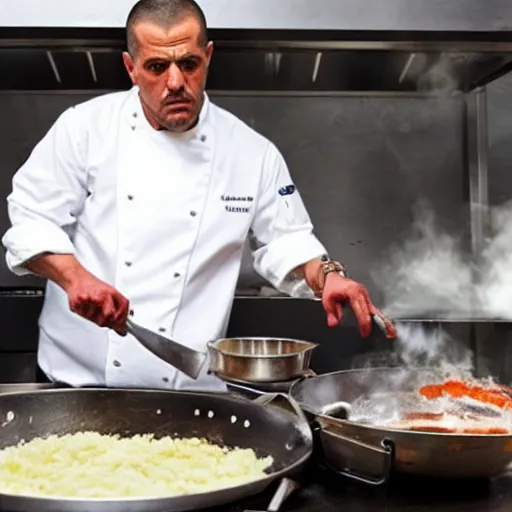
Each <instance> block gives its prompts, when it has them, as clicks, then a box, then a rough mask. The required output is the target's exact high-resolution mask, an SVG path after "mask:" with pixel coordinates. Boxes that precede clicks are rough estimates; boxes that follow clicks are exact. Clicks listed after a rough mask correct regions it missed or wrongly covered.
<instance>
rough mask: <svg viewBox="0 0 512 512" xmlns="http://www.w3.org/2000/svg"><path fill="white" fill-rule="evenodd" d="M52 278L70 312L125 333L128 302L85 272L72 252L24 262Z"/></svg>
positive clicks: (43, 275)
mask: <svg viewBox="0 0 512 512" xmlns="http://www.w3.org/2000/svg"><path fill="white" fill-rule="evenodd" d="M25 266H26V267H27V268H28V269H29V270H30V271H32V272H34V273H35V274H37V275H40V276H42V277H45V278H46V279H50V280H52V281H53V282H54V283H56V284H58V285H59V286H60V287H61V288H62V289H63V290H64V291H65V292H66V293H67V295H68V299H69V307H70V309H71V311H73V312H74V313H77V314H78V315H80V316H83V317H84V318H86V319H87V320H90V321H91V322H94V323H95V324H97V325H99V326H100V327H110V328H111V329H114V330H115V331H116V332H117V333H119V334H121V335H122V336H124V335H125V334H126V320H127V318H128V311H129V302H128V299H127V298H126V297H124V296H123V295H121V293H119V292H118V291H117V290H116V289H115V288H113V287H112V286H110V285H109V284H107V283H105V282H103V281H101V280H99V279H98V278H97V277H95V276H93V275H92V274H91V273H90V272H88V271H87V270H86V269H85V268H84V267H83V266H82V265H81V264H80V262H79V261H78V260H77V259H76V258H75V256H73V255H72V254H49V253H44V254H40V255H39V256H37V257H36V258H33V259H32V260H30V261H29V262H27V263H26V265H25Z"/></svg>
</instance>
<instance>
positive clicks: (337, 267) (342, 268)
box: [321, 254, 348, 278]
mask: <svg viewBox="0 0 512 512" xmlns="http://www.w3.org/2000/svg"><path fill="white" fill-rule="evenodd" d="M321 260H322V271H323V274H324V278H325V276H326V275H327V274H330V273H331V272H338V273H339V274H341V275H342V276H343V277H348V274H347V267H346V265H343V263H340V262H339V261H336V260H332V259H331V258H329V256H328V255H327V254H324V255H323V256H322V258H321Z"/></svg>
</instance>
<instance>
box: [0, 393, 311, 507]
mask: <svg viewBox="0 0 512 512" xmlns="http://www.w3.org/2000/svg"><path fill="white" fill-rule="evenodd" d="M89 391H103V392H107V393H109V392H111V391H113V392H119V391H121V392H126V393H128V392H132V391H135V392H143V393H148V394H149V393H154V392H155V391H156V392H158V393H160V392H161V393H166V394H172V395H183V394H188V395H196V396H202V397H205V396H206V397H210V398H211V397H212V396H213V397H222V398H224V399H229V400H235V401H238V402H242V403H245V404H247V403H250V404H252V405H253V406H255V407H262V408H263V409H267V407H266V406H265V405H261V404H257V403H255V402H254V401H252V400H247V399H245V398H241V397H237V396H233V395H231V394H230V393H229V392H226V393H206V392H198V391H176V390H172V389H170V390H167V389H161V390H160V389H145V388H101V387H100V388H98V387H94V388H92V387H91V388H85V387H84V388H45V389H41V390H33V391H10V392H9V391H8V392H5V393H0V398H1V397H2V396H5V395H9V396H10V395H22V396H26V395H32V394H53V393H58V394H60V393H65V392H67V393H70V392H89ZM50 435H51V434H50ZM0 451H1V450H0ZM312 454H313V443H312V442H311V443H310V446H309V447H308V449H307V452H306V454H304V455H303V456H302V457H300V458H299V459H297V460H296V461H295V462H294V463H293V464H290V465H289V466H287V467H285V468H283V469H281V470H279V471H276V472H273V473H269V474H267V475H266V476H264V477H261V478H258V479H256V480H249V481H248V482H245V483H243V484H239V485H235V486H230V487H222V488H220V489H216V490H214V491H205V492H200V493H194V494H177V495H172V496H158V497H147V498H144V497H141V498H137V497H133V498H115V497H112V498H76V497H69V498H66V497H57V496H53V497H52V496H38V495H30V494H29V495H27V494H7V493H3V492H0V498H7V499H9V500H17V501H21V500H38V501H44V502H45V503H46V504H52V503H55V504H60V505H62V503H70V504H76V503H83V504H84V505H85V504H95V505H102V504H105V505H110V504H114V503H115V504H118V505H123V504H125V503H126V504H133V503H135V504H137V503H144V504H152V503H157V502H159V501H167V500H172V499H187V498H192V497H193V498H195V499H201V498H204V497H206V496H209V497H211V496H212V495H214V496H218V495H219V494H221V493H225V492H228V491H233V490H235V489H240V488H241V487H244V486H246V485H251V486H255V487H256V486H259V487H260V488H261V490H260V491H257V492H262V490H264V489H265V488H266V487H267V486H268V485H270V484H271V483H272V482H274V481H276V480H278V479H279V478H282V477H284V476H286V475H287V474H289V473H291V472H293V471H294V470H295V469H297V468H300V467H301V466H302V465H303V464H305V463H306V462H307V461H308V460H309V458H310V457H311V456H312ZM248 496H249V495H248ZM232 502H233V501H230V500H228V501H227V502H226V503H232ZM215 506H219V505H215Z"/></svg>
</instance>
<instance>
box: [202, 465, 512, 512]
mask: <svg viewBox="0 0 512 512" xmlns="http://www.w3.org/2000/svg"><path fill="white" fill-rule="evenodd" d="M302 479H303V481H302V482H301V483H302V487H301V488H300V489H299V490H297V491H295V493H294V494H293V495H292V496H290V497H289V498H288V500H287V501H286V502H285V503H284V504H283V505H282V507H281V509H280V511H281V512H292V511H293V512H363V511H367V512H373V511H375V512H377V511H379V512H508V511H512V473H509V474H506V475H503V476H501V477H498V478H494V479H491V480H488V479H485V480H452V481H449V480H444V481H443V480H436V479H427V478H419V477H395V478H394V480H393V481H392V482H391V483H390V484H389V485H388V486H387V487H368V486H366V485H364V484H354V483H350V482H347V481H346V480H345V479H342V478H341V477H339V476H337V475H334V474H333V473H331V472H330V471H329V470H326V469H322V468H319V467H318V466H316V465H310V467H308V468H307V469H306V470H305V472H304V475H303V476H302ZM275 488H276V486H272V488H270V489H269V490H268V492H265V493H264V494H262V495H260V496H257V497H255V498H252V499H248V500H245V501H244V502H242V503H237V504H234V505H231V506H227V507H222V508H217V509H215V512H244V511H245V510H247V509H249V510H261V511H264V510H266V507H267V506H268V504H269V503H270V500H271V498H272V495H273V492H274V491H275ZM212 512H213V510H212Z"/></svg>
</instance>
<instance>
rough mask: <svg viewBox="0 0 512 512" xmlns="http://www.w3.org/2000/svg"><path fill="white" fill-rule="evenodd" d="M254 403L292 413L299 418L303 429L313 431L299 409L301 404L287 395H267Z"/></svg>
mask: <svg viewBox="0 0 512 512" xmlns="http://www.w3.org/2000/svg"><path fill="white" fill-rule="evenodd" d="M253 402H254V403H256V404H260V405H265V406H268V407H279V408H280V409H284V410H286V411H288V412H292V413H293V414H294V415H295V416H297V418H298V419H299V422H300V424H301V426H302V427H304V428H307V429H308V430H311V429H310V426H309V422H308V420H307V418H306V416H305V414H304V413H303V412H302V409H301V408H300V407H299V404H298V403H297V402H296V401H295V400H294V399H293V398H292V397H291V396H289V395H287V394H285V393H265V394H264V395H261V396H259V397H258V398H256V399H255V400H253Z"/></svg>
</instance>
